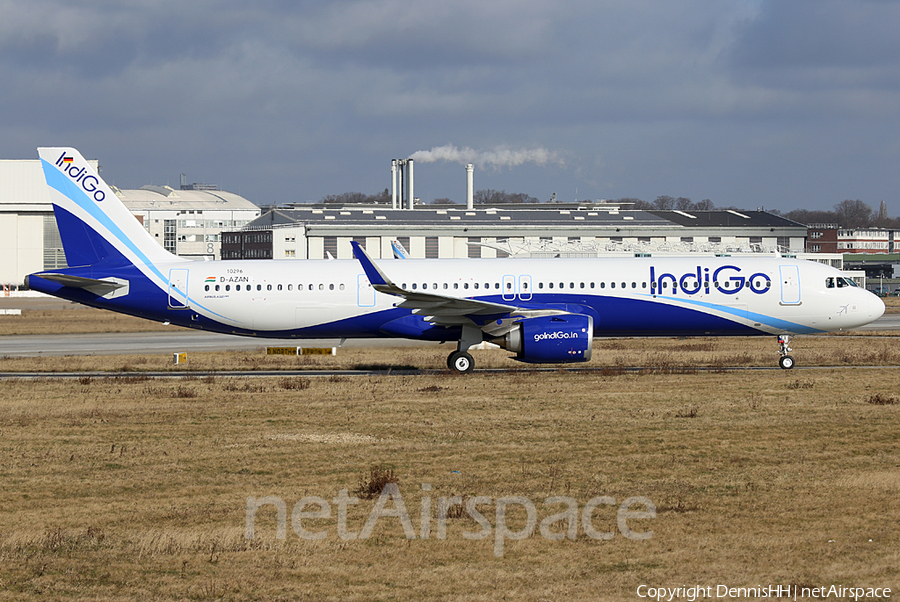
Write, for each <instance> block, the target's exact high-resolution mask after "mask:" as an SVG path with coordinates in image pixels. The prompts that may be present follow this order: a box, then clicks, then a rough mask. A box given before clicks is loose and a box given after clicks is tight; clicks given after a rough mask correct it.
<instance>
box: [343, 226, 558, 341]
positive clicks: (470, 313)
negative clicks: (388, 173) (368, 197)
mask: <svg viewBox="0 0 900 602" xmlns="http://www.w3.org/2000/svg"><path fill="white" fill-rule="evenodd" d="M350 244H351V245H353V255H354V256H355V257H356V259H357V260H358V261H359V263H360V264H361V265H362V268H363V271H365V273H366V277H367V278H368V279H369V282H370V283H371V284H372V287H373V288H374V289H375V290H376V291H378V292H380V293H384V294H386V295H393V296H395V297H400V298H402V299H403V301H401V302H400V303H396V304H395V306H396V307H403V308H407V309H411V310H412V313H414V314H417V315H420V316H426V319H427V320H428V321H429V322H432V323H434V324H439V325H441V326H454V325H460V324H475V325H476V326H479V327H480V328H482V329H483V330H486V331H489V332H491V334H494V335H497V334H498V333H502V332H505V331H506V330H509V328H511V327H512V323H514V321H515V320H516V319H518V318H531V317H535V316H546V315H557V314H565V313H568V312H565V311H561V310H554V309H534V308H522V307H519V306H517V305H509V304H506V303H493V302H490V301H479V300H477V299H467V298H463V297H449V296H446V295H437V294H434V293H426V292H420V291H408V290H405V289H402V288H400V287H399V286H397V285H396V284H394V283H393V282H392V281H391V279H390V278H388V277H387V275H386V274H385V273H384V272H383V271H381V268H379V267H378V266H377V265H375V262H374V261H372V258H371V257H369V255H368V254H367V253H366V252H365V251H364V250H363V248H362V247H361V246H360V244H359V243H357V242H355V241H352V242H351V243H350ZM504 318H506V319H504ZM488 321H494V324H492V325H490V327H489V328H485V324H486V323H487V322H488Z"/></svg>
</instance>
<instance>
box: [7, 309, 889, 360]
mask: <svg viewBox="0 0 900 602" xmlns="http://www.w3.org/2000/svg"><path fill="white" fill-rule="evenodd" d="M172 328H173V330H172V332H130V333H129V332H122V333H102V334H100V333H94V334H59V335H8V336H0V357H54V356H56V357H59V356H66V355H129V354H143V353H174V352H191V351H193V352H197V351H233V350H242V349H259V348H261V347H268V346H272V347H287V346H304V347H336V346H338V345H339V343H340V341H339V340H338V339H320V340H298V339H263V338H255V337H241V336H234V335H227V334H218V333H211V332H199V331H196V330H188V329H181V328H178V327H176V326H173V327H172ZM895 330H900V314H887V315H884V316H882V317H881V318H879V319H878V320H876V321H875V322H872V323H871V324H868V325H867V326H863V327H862V328H859V329H857V331H858V332H860V333H864V332H871V331H895ZM773 336H774V335H773ZM812 336H815V335H812ZM435 344H437V343H430V342H427V341H412V340H406V339H387V338H385V339H348V340H347V341H346V342H345V343H344V347H415V346H422V345H435ZM448 348H449V345H448Z"/></svg>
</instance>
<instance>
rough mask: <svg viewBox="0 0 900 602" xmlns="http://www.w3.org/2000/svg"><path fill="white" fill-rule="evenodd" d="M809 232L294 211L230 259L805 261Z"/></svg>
mask: <svg viewBox="0 0 900 602" xmlns="http://www.w3.org/2000/svg"><path fill="white" fill-rule="evenodd" d="M806 231H807V229H806V226H804V225H802V224H799V223H796V222H792V221H790V220H788V219H786V218H783V217H780V216H777V215H773V214H771V213H766V212H764V211H732V210H718V211H642V210H635V209H629V208H627V206H624V205H619V204H615V203H593V204H580V205H558V204H554V205H516V206H514V205H508V206H507V205H504V206H502V207H491V208H478V209H474V208H472V209H469V208H467V207H462V206H458V207H455V206H435V205H430V206H422V207H417V208H415V209H413V210H397V209H392V208H391V207H385V206H379V205H361V206H354V207H334V206H331V205H291V206H288V207H285V208H275V209H271V210H269V211H268V212H266V213H265V214H263V215H262V216H260V217H259V218H258V219H256V220H254V221H253V222H251V223H249V224H248V225H247V226H246V227H245V228H243V229H242V230H241V231H232V232H226V233H224V234H223V243H222V258H223V259H241V258H246V259H250V258H271V259H298V258H302V259H306V258H309V259H323V258H328V257H334V258H337V259H346V258H351V257H352V249H351V246H350V241H353V240H355V241H357V242H360V243H361V244H364V246H365V248H366V250H367V251H368V252H369V253H370V254H371V255H372V256H373V257H375V258H383V257H391V256H392V249H391V242H392V241H394V240H397V241H399V242H400V243H401V244H402V245H403V246H404V247H405V248H406V249H407V251H408V252H409V254H410V256H411V257H414V258H450V257H506V256H510V255H530V256H545V257H546V256H560V257H566V256H568V257H572V256H582V257H584V256H598V255H616V254H630V255H632V256H633V254H635V253H673V252H696V251H702V252H708V253H716V254H726V253H740V252H757V253H774V252H776V251H780V252H784V253H790V254H798V253H803V252H804V250H805V247H806Z"/></svg>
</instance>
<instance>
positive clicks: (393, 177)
mask: <svg viewBox="0 0 900 602" xmlns="http://www.w3.org/2000/svg"><path fill="white" fill-rule="evenodd" d="M396 208H397V159H391V209H396Z"/></svg>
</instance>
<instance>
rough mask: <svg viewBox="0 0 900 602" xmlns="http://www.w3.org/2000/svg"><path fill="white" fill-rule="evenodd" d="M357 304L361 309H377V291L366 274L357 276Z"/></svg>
mask: <svg viewBox="0 0 900 602" xmlns="http://www.w3.org/2000/svg"><path fill="white" fill-rule="evenodd" d="M356 304H357V305H358V306H359V307H375V289H374V288H372V284H371V283H370V282H369V279H368V278H366V275H365V274H357V276H356Z"/></svg>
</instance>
